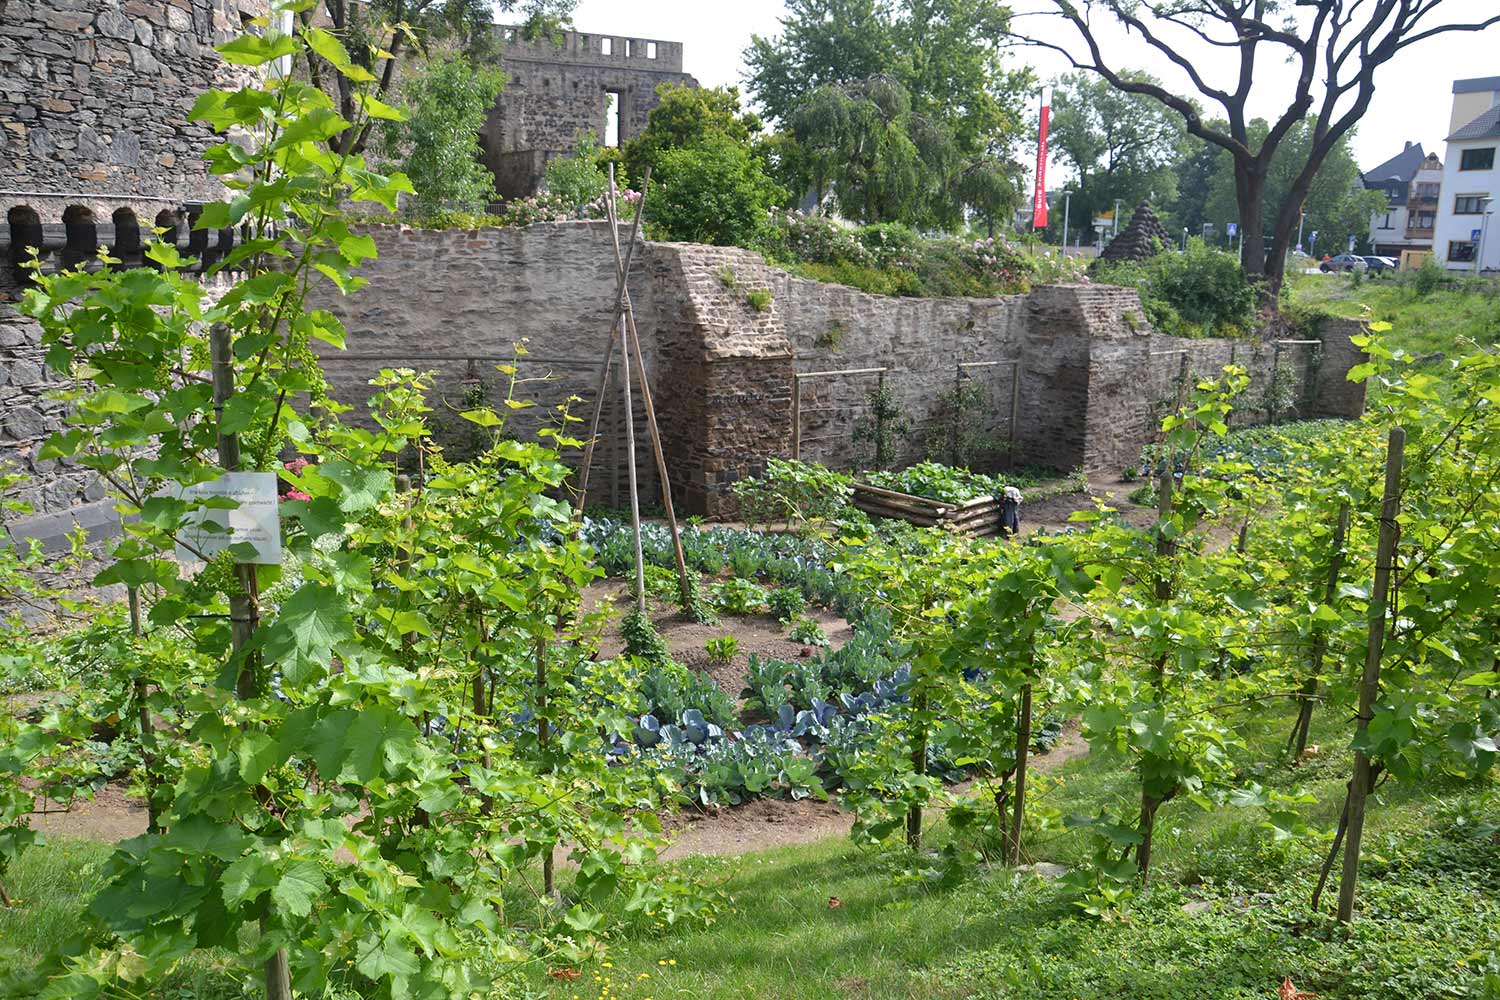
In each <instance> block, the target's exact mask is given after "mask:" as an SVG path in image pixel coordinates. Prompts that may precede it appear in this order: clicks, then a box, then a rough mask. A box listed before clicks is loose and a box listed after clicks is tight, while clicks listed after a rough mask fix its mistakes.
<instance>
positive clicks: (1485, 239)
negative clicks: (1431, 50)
mask: <svg viewBox="0 0 1500 1000" xmlns="http://www.w3.org/2000/svg"><path fill="white" fill-rule="evenodd" d="M1497 152H1500V76H1491V77H1483V78H1480V79H1474V80H1457V81H1455V82H1454V84H1453V114H1452V116H1451V118H1450V121H1449V134H1448V156H1447V161H1446V164H1445V166H1444V168H1443V182H1442V197H1441V201H1440V207H1439V210H1438V217H1437V228H1436V230H1435V232H1434V234H1433V250H1434V252H1435V253H1436V254H1437V260H1438V261H1439V262H1440V263H1442V264H1443V266H1445V267H1446V268H1448V269H1449V270H1450V271H1474V272H1496V273H1500V232H1497V231H1496V228H1497V227H1496V219H1495V213H1496V208H1497V207H1500V155H1497Z"/></svg>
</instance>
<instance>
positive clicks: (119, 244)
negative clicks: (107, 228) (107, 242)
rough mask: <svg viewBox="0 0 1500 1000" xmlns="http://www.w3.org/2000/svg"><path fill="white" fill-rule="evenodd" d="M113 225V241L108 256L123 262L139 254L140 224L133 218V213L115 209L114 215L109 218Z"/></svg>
mask: <svg viewBox="0 0 1500 1000" xmlns="http://www.w3.org/2000/svg"><path fill="white" fill-rule="evenodd" d="M110 221H111V222H113V223H114V225H115V241H114V244H113V245H112V246H110V248H109V252H110V254H112V255H113V256H115V257H118V258H120V259H121V260H124V259H125V258H126V257H128V256H129V257H133V256H135V255H137V254H139V253H140V252H141V223H140V220H139V219H137V218H136V217H135V212H133V211H132V210H130V209H128V208H117V209H115V214H114V215H113V216H111V217H110Z"/></svg>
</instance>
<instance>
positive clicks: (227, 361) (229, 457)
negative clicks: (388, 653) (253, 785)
mask: <svg viewBox="0 0 1500 1000" xmlns="http://www.w3.org/2000/svg"><path fill="white" fill-rule="evenodd" d="M232 337H233V335H232V334H231V333H230V330H229V327H228V326H226V325H225V324H223V323H215V324H214V326H213V328H212V329H211V330H210V331H209V356H210V360H211V361H212V364H213V386H214V420H215V422H216V424H217V425H218V426H220V427H222V426H223V420H224V407H225V405H226V404H228V402H229V400H230V398H231V397H233V396H234V350H233V342H232ZM219 465H220V467H221V468H223V469H224V471H225V472H236V471H238V470H239V467H240V440H239V436H238V435H236V434H225V433H223V432H222V431H221V432H220V433H219ZM234 576H235V580H236V581H238V583H239V588H238V591H237V592H236V593H233V594H231V595H229V624H230V635H231V640H232V644H233V648H234V655H236V656H239V655H243V656H244V659H243V661H242V662H241V664H240V672H239V676H238V677H237V678H236V679H235V686H234V687H235V694H236V695H237V696H238V697H239V698H240V699H241V700H245V701H248V700H250V699H252V698H258V697H260V693H261V689H260V660H259V656H258V654H255V653H246V652H244V650H245V647H246V646H247V645H249V643H250V640H251V638H252V637H253V636H254V635H255V629H256V627H257V626H258V625H259V624H260V589H259V584H258V581H257V580H256V576H255V567H254V566H253V565H251V564H250V563H235V564H234ZM261 927H262V930H264V928H265V922H264V920H263V921H262V923H261ZM266 1000H292V976H291V969H290V967H289V965H288V962H287V955H286V950H285V949H278V950H277V951H276V953H275V954H273V955H272V956H271V957H270V958H268V959H266Z"/></svg>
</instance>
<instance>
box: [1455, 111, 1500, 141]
mask: <svg viewBox="0 0 1500 1000" xmlns="http://www.w3.org/2000/svg"><path fill="white" fill-rule="evenodd" d="M1497 138H1500V104H1497V105H1495V106H1494V107H1493V108H1490V109H1489V110H1488V111H1486V112H1485V113H1484V114H1482V115H1480V116H1479V117H1478V118H1476V119H1474V120H1473V121H1471V122H1469V124H1467V125H1465V126H1464V127H1463V128H1461V129H1459V130H1458V131H1457V132H1454V133H1453V134H1452V135H1450V136H1449V137H1448V141H1449V142H1463V141H1464V140H1465V139H1497Z"/></svg>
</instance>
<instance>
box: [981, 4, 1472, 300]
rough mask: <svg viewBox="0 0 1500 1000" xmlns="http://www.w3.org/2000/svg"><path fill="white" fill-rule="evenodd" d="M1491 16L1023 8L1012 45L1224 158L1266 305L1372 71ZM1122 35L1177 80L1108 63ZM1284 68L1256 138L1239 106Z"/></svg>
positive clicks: (1412, 7)
mask: <svg viewBox="0 0 1500 1000" xmlns="http://www.w3.org/2000/svg"><path fill="white" fill-rule="evenodd" d="M1489 6H1490V5H1489V4H1483V5H1475V4H1474V3H1472V2H1470V0H1030V2H1029V3H1028V2H1026V0H1023V2H1022V3H1021V4H1019V5H1018V7H1017V9H1016V12H1015V13H1014V15H1013V17H1012V19H1011V26H1010V38H1011V39H1012V41H1013V42H1015V43H1017V44H1021V45H1027V46H1035V47H1039V48H1043V49H1050V50H1052V51H1055V52H1058V53H1061V54H1062V55H1063V56H1064V57H1065V58H1066V59H1067V60H1068V62H1069V63H1071V64H1072V65H1073V66H1074V67H1075V68H1077V69H1082V70H1088V71H1091V72H1093V73H1097V74H1099V75H1100V76H1101V77H1103V78H1104V79H1105V80H1107V81H1108V82H1109V84H1110V85H1111V86H1113V87H1114V88H1115V89H1117V90H1120V91H1123V92H1125V93H1127V94H1140V95H1144V96H1146V97H1149V98H1151V99H1153V100H1156V101H1158V102H1160V103H1161V104H1163V105H1164V106H1166V107H1168V108H1170V109H1172V110H1173V111H1175V112H1177V113H1178V114H1179V115H1181V116H1182V118H1183V121H1184V123H1185V126H1186V128H1187V131H1188V132H1189V133H1190V134H1192V135H1195V136H1197V137H1199V138H1200V139H1203V140H1205V141H1206V142H1209V143H1212V144H1213V145H1215V146H1218V147H1220V148H1222V149H1224V150H1227V151H1228V153H1229V155H1230V156H1231V157H1232V158H1233V162H1234V182H1235V200H1236V202H1237V203H1238V208H1239V218H1240V228H1241V231H1242V232H1243V233H1244V237H1245V240H1244V251H1243V254H1242V256H1241V260H1240V263H1241V266H1242V267H1243V268H1244V270H1245V273H1246V274H1247V275H1249V276H1250V277H1252V278H1256V279H1261V280H1264V282H1265V286H1264V288H1265V293H1266V297H1267V299H1268V301H1274V299H1275V296H1276V295H1277V294H1278V293H1279V291H1280V289H1281V283H1282V279H1283V277H1284V274H1285V269H1286V254H1287V251H1288V250H1289V249H1290V248H1291V244H1292V241H1293V240H1295V239H1296V234H1297V222H1298V218H1299V215H1300V213H1301V211H1302V203H1303V201H1304V200H1305V199H1306V197H1307V194H1308V191H1309V190H1310V189H1311V187H1312V183H1313V179H1314V178H1315V177H1316V176H1317V174H1318V169H1319V167H1321V166H1322V165H1323V161H1324V160H1325V159H1327V157H1328V156H1329V154H1330V153H1331V152H1333V150H1334V149H1335V147H1337V146H1338V143H1339V140H1340V139H1342V138H1343V137H1344V136H1345V135H1346V134H1348V132H1349V130H1350V129H1352V128H1354V126H1355V125H1356V124H1357V123H1358V122H1359V120H1360V118H1361V117H1363V116H1364V114H1365V112H1366V111H1367V110H1369V107H1370V101H1371V99H1372V98H1373V97H1374V96H1375V77H1376V74H1377V72H1378V71H1379V70H1380V68H1381V67H1382V66H1384V65H1385V64H1386V63H1388V62H1390V61H1391V60H1392V59H1393V58H1395V56H1396V55H1397V54H1398V53H1400V52H1401V51H1403V50H1405V49H1408V48H1410V47H1412V46H1413V45H1418V44H1420V43H1422V42H1424V41H1427V40H1428V39H1430V38H1433V37H1434V36H1437V35H1441V34H1448V33H1453V32H1461V31H1462V32H1473V31H1482V30H1484V29H1485V28H1488V27H1490V26H1491V25H1497V24H1500V13H1493V14H1487V13H1477V10H1478V8H1480V7H1489ZM1491 9H1492V10H1493V8H1492V7H1491ZM1445 16H1446V17H1447V18H1449V19H1448V20H1443V18H1444V17H1445ZM1059 18H1060V19H1062V21H1063V22H1065V26H1066V30H1065V32H1064V34H1065V35H1066V36H1067V38H1066V39H1062V40H1059V39H1057V38H1054V37H1051V35H1052V32H1051V31H1050V30H1048V29H1047V28H1046V27H1044V26H1043V23H1044V21H1045V22H1053V23H1054V24H1055V23H1056V22H1057V20H1058V19H1059ZM1455 18H1467V19H1463V20H1457V19H1455ZM1121 29H1123V30H1124V31H1125V32H1126V33H1127V34H1131V35H1135V36H1137V37H1139V38H1140V39H1141V41H1143V42H1144V43H1145V44H1146V45H1148V46H1149V47H1150V48H1152V49H1154V50H1155V51H1156V52H1157V53H1159V54H1160V55H1161V56H1162V57H1163V58H1164V60H1165V61H1166V63H1170V64H1171V65H1172V66H1173V67H1175V75H1176V76H1177V77H1178V79H1177V80H1164V81H1163V82H1160V83H1158V82H1155V81H1152V80H1150V79H1147V78H1144V77H1142V76H1139V75H1136V74H1132V73H1130V72H1129V71H1128V70H1127V69H1126V68H1124V67H1123V66H1120V65H1118V64H1116V63H1115V62H1114V61H1113V60H1112V59H1111V58H1110V56H1109V55H1108V54H1107V52H1106V49H1107V48H1108V47H1109V44H1108V41H1107V33H1108V32H1117V31H1119V30H1121ZM1038 31H1041V32H1043V34H1038ZM1194 50H1200V51H1208V52H1213V53H1215V54H1216V55H1215V59H1214V60H1213V62H1214V64H1215V65H1212V66H1210V65H1208V64H1207V63H1206V62H1205V63H1200V62H1195V61H1194V60H1193V59H1191V58H1190V57H1189V56H1188V55H1187V54H1186V53H1188V52H1192V51H1194ZM1281 63H1289V64H1290V65H1291V67H1292V68H1293V70H1294V71H1295V73H1296V80H1295V84H1294V86H1293V89H1292V93H1291V95H1290V100H1289V101H1288V102H1287V106H1286V110H1285V112H1283V113H1282V114H1281V116H1280V117H1278V118H1276V119H1275V120H1273V121H1271V122H1270V123H1269V125H1270V127H1269V129H1267V130H1266V131H1265V132H1264V133H1263V134H1260V135H1257V134H1253V133H1252V129H1251V122H1252V120H1253V119H1252V118H1251V115H1250V113H1249V111H1248V110H1247V109H1248V108H1249V107H1250V105H1251V104H1252V103H1253V102H1254V103H1262V104H1263V103H1264V101H1263V100H1262V99H1261V94H1262V92H1263V91H1264V90H1265V89H1266V88H1267V87H1268V86H1275V81H1274V79H1272V78H1271V77H1270V76H1269V75H1268V73H1267V71H1268V70H1271V69H1273V68H1274V67H1276V66H1277V65H1278V64H1281ZM1220 80H1229V81H1230V82H1229V83H1228V84H1222V83H1219V82H1217V81H1220ZM1193 91H1196V94H1193V93H1192V92H1193ZM1199 95H1201V100H1200V99H1199ZM1203 105H1206V106H1207V107H1206V108H1205V107H1204V106H1203ZM1214 117H1222V118H1223V121H1213V120H1212V118H1214ZM1308 117H1311V119H1312V122H1313V124H1312V134H1311V141H1310V142H1309V143H1308V144H1307V149H1306V154H1305V156H1304V157H1303V158H1302V162H1301V163H1300V164H1298V169H1297V170H1296V172H1295V175H1294V177H1293V179H1292V183H1291V184H1290V185H1289V186H1288V187H1287V188H1286V190H1285V193H1284V194H1283V195H1282V197H1281V199H1280V200H1279V202H1278V203H1277V204H1271V205H1268V204H1266V200H1267V198H1266V188H1267V183H1266V182H1267V177H1268V175H1269V173H1270V171H1271V164H1272V159H1273V157H1275V156H1276V152H1277V150H1278V149H1279V148H1280V147H1281V145H1282V143H1283V141H1284V140H1285V139H1286V138H1287V136H1288V135H1289V133H1291V131H1292V130H1293V129H1294V128H1295V127H1296V126H1297V125H1298V123H1299V122H1301V121H1302V120H1303V119H1304V118H1308ZM1268 211H1269V213H1270V214H1271V219H1270V224H1269V227H1268V226H1267V213H1268ZM1268 237H1269V238H1268Z"/></svg>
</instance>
